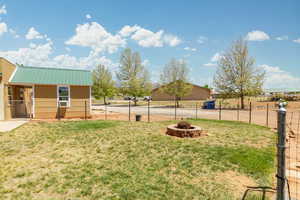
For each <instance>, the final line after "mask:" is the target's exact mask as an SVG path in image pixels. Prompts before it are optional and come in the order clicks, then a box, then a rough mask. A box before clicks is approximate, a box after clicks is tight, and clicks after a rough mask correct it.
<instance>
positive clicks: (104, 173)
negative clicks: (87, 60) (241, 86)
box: [0, 120, 275, 200]
mask: <svg viewBox="0 0 300 200" xmlns="http://www.w3.org/2000/svg"><path fill="white" fill-rule="evenodd" d="M190 121H191V122H192V123H193V124H195V125H199V126H201V127H202V128H203V129H204V130H205V131H206V132H207V133H208V136H205V137H200V138H196V139H181V138H175V137H171V136H167V135H165V134H164V132H165V127H166V125H168V124H171V123H174V122H156V123H144V122H131V123H129V122H119V121H79V122H54V123H37V122H35V123H28V124H27V125H25V126H22V127H20V128H18V129H16V130H14V131H12V132H9V133H1V134H0V159H1V162H0V199H22V200H23V199H72V200H73V199H143V200H144V199H151V200H152V199H163V200H166V199H168V200H169V199H188V200H190V199H207V200H208V199H209V200H224V199H225V200H227V199H228V200H229V199H237V197H241V192H243V190H244V189H245V185H252V186H253V185H271V184H272V182H273V177H274V166H275V164H274V162H275V161H274V158H275V134H274V133H273V132H271V131H270V130H269V129H267V128H264V127H261V126H256V125H248V124H246V123H240V122H229V121H212V120H190Z"/></svg>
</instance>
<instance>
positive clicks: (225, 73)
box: [214, 39, 265, 109]
mask: <svg viewBox="0 0 300 200" xmlns="http://www.w3.org/2000/svg"><path fill="white" fill-rule="evenodd" d="M254 63H255V60H254V58H253V57H251V56H249V51H248V45H247V42H246V41H245V40H243V39H239V40H237V41H235V42H233V44H232V47H231V48H230V49H229V50H228V51H227V52H225V53H224V54H223V55H222V56H221V58H220V60H219V63H218V69H217V72H216V74H215V77H214V85H215V89H216V92H217V93H219V94H220V95H221V96H223V97H239V98H240V101H241V108H242V109H244V108H245V104H244V98H245V96H255V95H258V94H261V93H262V86H263V83H264V77H265V72H264V71H263V70H261V69H259V68H257V67H254Z"/></svg>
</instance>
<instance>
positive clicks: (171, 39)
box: [164, 34, 182, 47]
mask: <svg viewBox="0 0 300 200" xmlns="http://www.w3.org/2000/svg"><path fill="white" fill-rule="evenodd" d="M164 41H165V43H166V44H168V45H169V46H171V47H175V46H177V45H179V44H180V43H181V42H182V41H181V39H179V37H177V36H174V35H170V34H168V35H165V36H164Z"/></svg>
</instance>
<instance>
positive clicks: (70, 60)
mask: <svg viewBox="0 0 300 200" xmlns="http://www.w3.org/2000/svg"><path fill="white" fill-rule="evenodd" d="M99 64H102V65H105V66H107V67H115V66H116V64H114V63H113V62H112V61H111V60H109V59H108V58H106V57H105V56H97V55H94V54H93V53H90V54H89V55H88V56H86V57H79V58H77V57H75V56H71V55H68V54H62V55H58V56H56V57H54V58H53V65H55V66H64V67H78V68H93V67H95V66H96V65H99Z"/></svg>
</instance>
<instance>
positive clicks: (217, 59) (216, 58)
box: [210, 53, 222, 62]
mask: <svg viewBox="0 0 300 200" xmlns="http://www.w3.org/2000/svg"><path fill="white" fill-rule="evenodd" d="M221 58H222V55H221V54H220V53H216V54H215V55H214V56H213V57H212V58H211V59H210V61H211V62H218V61H219V60H220V59H221Z"/></svg>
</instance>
